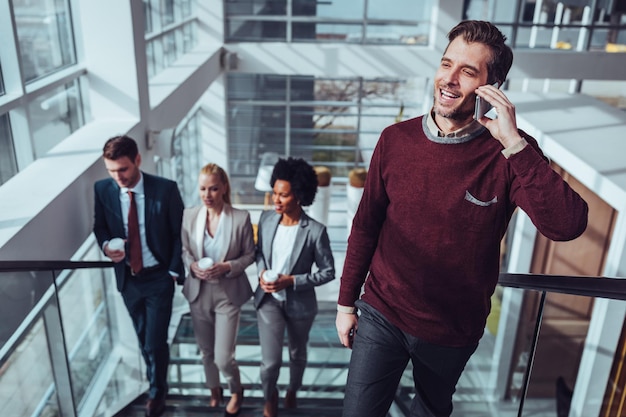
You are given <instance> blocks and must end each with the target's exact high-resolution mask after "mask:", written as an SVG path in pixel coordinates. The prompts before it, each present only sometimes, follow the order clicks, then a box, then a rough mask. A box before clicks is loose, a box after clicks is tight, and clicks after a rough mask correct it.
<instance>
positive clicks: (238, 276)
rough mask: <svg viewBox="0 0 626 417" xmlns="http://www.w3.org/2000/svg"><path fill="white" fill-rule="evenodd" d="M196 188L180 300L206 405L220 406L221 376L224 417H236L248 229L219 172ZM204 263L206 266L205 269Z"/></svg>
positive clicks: (212, 170) (210, 168)
mask: <svg viewBox="0 0 626 417" xmlns="http://www.w3.org/2000/svg"><path fill="white" fill-rule="evenodd" d="M198 186H199V192H200V198H201V200H202V203H203V204H202V205H200V206H197V207H192V208H188V209H185V211H184V213H183V224H182V232H181V234H182V245H183V262H184V264H185V269H186V273H187V277H186V280H185V284H184V286H183V294H184V295H185V297H186V298H187V300H188V301H189V306H190V311H191V319H192V323H193V330H194V334H195V337H196V341H197V343H198V347H199V348H200V351H201V353H202V363H203V365H204V372H205V375H206V384H207V386H208V388H209V389H210V390H211V400H210V403H209V405H210V406H211V407H218V406H220V405H221V404H222V402H223V390H222V388H221V386H220V372H221V373H222V375H223V376H224V378H225V379H226V383H227V385H228V388H229V390H230V392H231V398H230V401H229V402H228V404H227V405H226V408H225V410H224V415H225V416H227V417H228V416H237V415H238V414H239V412H240V411H241V405H242V402H243V387H242V385H241V379H240V375H239V367H238V365H237V362H236V360H235V346H236V339H237V332H238V330H239V316H240V313H241V306H242V305H243V304H244V303H245V302H246V301H248V300H249V299H250V297H251V296H252V288H251V287H250V283H249V282H248V278H247V276H246V273H245V269H246V268H247V267H248V266H249V265H250V264H252V262H253V261H254V259H255V247H254V240H253V233H252V224H251V223H250V214H249V213H248V212H247V211H245V210H239V209H236V208H233V207H232V206H231V203H230V182H229V180H228V176H227V174H226V172H225V171H224V170H223V169H222V168H221V167H220V166H218V165H216V164H207V165H206V166H204V167H203V168H202V169H201V170H200V175H199V177H198ZM207 258H210V259H211V261H209V262H208V264H211V263H212V265H211V266H207V265H206V264H205V262H206V261H207ZM200 260H203V261H202V262H200V263H199V261H200Z"/></svg>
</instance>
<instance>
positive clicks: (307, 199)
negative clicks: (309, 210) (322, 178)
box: [270, 157, 317, 207]
mask: <svg viewBox="0 0 626 417" xmlns="http://www.w3.org/2000/svg"><path fill="white" fill-rule="evenodd" d="M277 180H282V181H287V182H289V184H290V185H291V192H292V193H293V195H294V196H295V197H296V199H297V200H298V202H299V203H300V205H301V206H303V207H305V206H310V205H311V204H313V200H314V199H315V193H316V192H317V174H316V173H315V170H314V169H313V167H312V166H311V165H309V164H308V163H307V162H306V161H305V160H304V159H302V158H291V157H289V158H287V159H282V158H281V159H279V160H278V162H277V163H276V165H274V170H273V171H272V178H271V180H270V185H271V186H272V187H274V183H276V181H277Z"/></svg>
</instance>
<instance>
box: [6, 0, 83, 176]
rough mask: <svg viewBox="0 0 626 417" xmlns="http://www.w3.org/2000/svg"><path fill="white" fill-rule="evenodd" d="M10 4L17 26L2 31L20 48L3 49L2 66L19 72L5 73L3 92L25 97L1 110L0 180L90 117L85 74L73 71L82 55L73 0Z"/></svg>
mask: <svg viewBox="0 0 626 417" xmlns="http://www.w3.org/2000/svg"><path fill="white" fill-rule="evenodd" d="M11 6H12V7H10V8H8V9H7V10H10V11H12V12H13V19H11V20H10V21H11V22H13V23H14V24H15V30H14V31H10V30H5V31H3V33H2V35H3V39H2V41H3V42H4V43H5V44H7V45H9V44H10V43H11V42H15V44H16V46H17V49H16V50H15V53H13V54H11V53H10V50H11V48H7V50H5V54H4V55H3V67H2V69H3V70H5V71H7V68H9V69H10V70H12V71H17V70H18V69H19V70H20V71H21V77H20V76H15V75H14V74H13V76H12V77H7V76H6V75H7V74H3V77H2V79H0V94H3V93H4V92H5V89H6V90H8V91H11V92H12V93H18V94H19V93H21V94H23V97H22V98H19V99H17V100H11V101H9V102H8V105H7V106H5V109H3V110H4V111H5V113H4V114H1V115H0V184H3V183H4V182H6V181H7V180H8V179H9V178H11V177H13V176H14V175H15V174H17V171H18V169H19V170H21V169H24V168H26V166H28V165H29V164H30V163H31V162H32V161H33V160H35V159H37V158H41V157H42V156H44V155H45V154H46V153H48V151H49V150H50V149H51V148H53V147H54V146H56V145H57V144H59V143H60V142H61V141H63V140H64V139H65V138H67V137H68V136H69V135H71V134H72V133H73V132H75V131H76V130H77V129H79V128H80V127H81V126H84V125H85V123H86V122H87V121H88V120H89V118H90V116H89V115H88V114H87V110H86V106H84V105H83V104H84V102H83V96H82V89H81V86H83V84H85V83H86V81H85V80H84V79H81V74H83V73H82V72H81V71H79V70H76V71H74V73H73V74H72V71H73V70H74V68H75V67H76V66H77V65H78V60H77V54H76V47H75V42H74V29H73V27H74V26H73V22H72V11H71V6H70V1H69V0H55V1H47V0H13V1H12V2H11ZM13 35H15V38H12V36H13ZM73 67H74V68H73ZM85 78H86V77H85ZM7 83H10V85H8V84H7ZM85 85H86V84H85Z"/></svg>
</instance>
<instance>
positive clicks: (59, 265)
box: [0, 260, 114, 272]
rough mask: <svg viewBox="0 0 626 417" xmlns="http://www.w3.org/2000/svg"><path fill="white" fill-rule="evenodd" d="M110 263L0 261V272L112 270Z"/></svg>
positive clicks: (111, 263)
mask: <svg viewBox="0 0 626 417" xmlns="http://www.w3.org/2000/svg"><path fill="white" fill-rule="evenodd" d="M113 265H114V263H113V262H110V261H54V260H50V261H0V272H25V271H59V270H63V269H83V268H112V267H113Z"/></svg>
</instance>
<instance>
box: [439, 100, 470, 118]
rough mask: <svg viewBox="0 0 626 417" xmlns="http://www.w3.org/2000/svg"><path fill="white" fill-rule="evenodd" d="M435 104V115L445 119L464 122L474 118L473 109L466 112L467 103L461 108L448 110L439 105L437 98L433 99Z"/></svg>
mask: <svg viewBox="0 0 626 417" xmlns="http://www.w3.org/2000/svg"><path fill="white" fill-rule="evenodd" d="M433 102H434V103H435V114H437V115H438V116H441V117H443V118H445V119H452V120H456V121H461V122H462V121H465V120H467V119H469V118H471V117H473V116H474V108H473V107H471V108H468V109H467V110H466V109H465V103H462V104H461V105H460V106H459V107H455V108H454V109H449V110H448V109H442V108H441V106H439V105H438V104H437V97H433Z"/></svg>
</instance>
